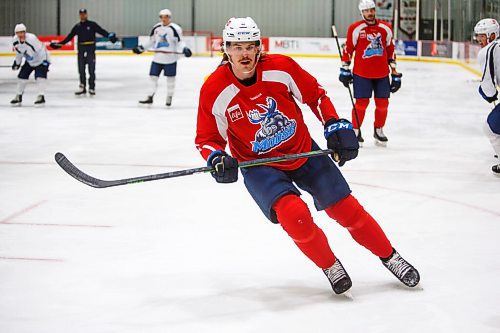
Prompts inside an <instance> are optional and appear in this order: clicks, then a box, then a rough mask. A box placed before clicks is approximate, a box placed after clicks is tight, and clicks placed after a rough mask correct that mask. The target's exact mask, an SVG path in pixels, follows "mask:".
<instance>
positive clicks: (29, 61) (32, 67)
mask: <svg viewBox="0 0 500 333" xmlns="http://www.w3.org/2000/svg"><path fill="white" fill-rule="evenodd" d="M14 32H15V34H16V35H15V36H14V38H13V40H12V47H13V48H14V50H15V52H16V58H15V59H14V63H13V64H12V70H14V71H16V70H18V69H19V68H21V71H20V72H19V75H18V76H17V77H18V82H17V91H16V97H15V98H14V99H13V100H12V101H10V104H11V105H13V106H17V105H21V103H22V101H23V93H24V88H25V87H26V84H27V83H28V79H29V77H30V75H31V72H33V71H35V80H36V83H37V86H38V97H37V98H36V100H35V105H36V106H41V105H43V104H45V97H44V95H45V83H46V81H47V72H48V71H49V64H50V62H49V54H48V52H47V49H46V48H45V45H44V44H43V43H42V42H40V40H39V39H38V38H37V37H36V36H35V35H34V34H32V33H29V32H26V26H25V25H24V24H22V23H20V24H17V25H16V27H15V28H14ZM23 58H25V59H26V61H25V62H24V65H23V66H22V67H21V62H22V60H23Z"/></svg>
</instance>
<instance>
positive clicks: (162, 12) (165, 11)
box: [158, 8, 172, 17]
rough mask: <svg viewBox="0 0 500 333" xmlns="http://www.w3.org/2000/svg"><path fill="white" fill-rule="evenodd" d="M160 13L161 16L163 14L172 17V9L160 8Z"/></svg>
mask: <svg viewBox="0 0 500 333" xmlns="http://www.w3.org/2000/svg"><path fill="white" fill-rule="evenodd" d="M158 15H160V17H162V16H168V17H172V12H171V11H170V9H166V8H165V9H162V10H160V13H159V14H158Z"/></svg>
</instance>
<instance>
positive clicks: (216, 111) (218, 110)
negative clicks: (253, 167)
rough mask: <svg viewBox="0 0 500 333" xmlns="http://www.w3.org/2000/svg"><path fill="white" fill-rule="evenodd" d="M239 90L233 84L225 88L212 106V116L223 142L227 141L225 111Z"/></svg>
mask: <svg viewBox="0 0 500 333" xmlns="http://www.w3.org/2000/svg"><path fill="white" fill-rule="evenodd" d="M239 91H240V90H239V89H238V87H236V86H235V85H234V84H231V85H229V86H227V87H226V88H225V89H224V90H223V91H222V92H221V93H220V94H219V96H217V98H216V99H215V102H214V105H213V106H212V114H213V115H214V117H215V121H216V123H217V129H218V130H219V134H220V135H221V136H222V138H223V139H224V140H227V126H228V125H227V118H226V110H227V107H228V106H229V103H231V101H232V100H233V98H234V96H236V95H237V94H238V92H239Z"/></svg>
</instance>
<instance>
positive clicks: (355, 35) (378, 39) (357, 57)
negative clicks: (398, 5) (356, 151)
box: [339, 0, 402, 146]
mask: <svg viewBox="0 0 500 333" xmlns="http://www.w3.org/2000/svg"><path fill="white" fill-rule="evenodd" d="M359 10H360V12H361V16H363V19H362V20H361V21H358V22H356V23H354V24H352V25H350V26H349V29H348V30H347V41H346V45H345V48H344V50H343V52H342V68H341V69H340V76H339V80H340V81H341V82H342V83H343V84H344V85H345V86H346V87H347V86H349V84H350V83H352V82H354V98H355V99H356V103H355V110H353V115H352V119H353V125H354V131H355V132H356V136H357V137H358V141H359V143H360V145H362V144H363V141H364V140H363V137H362V135H361V125H362V124H363V119H364V117H365V112H366V108H367V107H368V104H370V98H371V97H372V92H373V93H374V95H375V96H374V97H375V123H374V133H373V136H374V138H375V143H376V144H378V145H380V146H386V145H387V141H388V140H387V136H385V134H384V126H385V121H386V119H387V109H388V107H389V96H390V93H395V92H396V91H398V90H399V88H400V87H401V77H402V74H400V73H398V72H397V71H396V54H395V51H394V42H393V39H392V27H391V26H390V25H389V24H388V23H386V22H384V21H380V20H377V19H376V16H375V3H374V2H373V0H361V1H360V3H359ZM353 54H354V68H353V73H351V70H350V68H349V66H350V64H351V60H352V57H353ZM389 68H390V69H391V78H392V81H391V82H389ZM355 111H356V112H357V113H358V118H359V122H360V123H359V124H358V123H357V121H356V116H355V115H354V112H355Z"/></svg>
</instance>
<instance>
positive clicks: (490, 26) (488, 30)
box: [474, 18, 500, 39]
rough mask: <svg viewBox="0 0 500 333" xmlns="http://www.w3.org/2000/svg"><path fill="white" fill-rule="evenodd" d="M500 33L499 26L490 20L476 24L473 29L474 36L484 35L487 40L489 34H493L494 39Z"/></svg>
mask: <svg viewBox="0 0 500 333" xmlns="http://www.w3.org/2000/svg"><path fill="white" fill-rule="evenodd" d="M499 32H500V25H499V24H498V22H497V20H495V19H492V18H485V19H482V20H481V21H479V22H477V24H476V26H475V27H474V33H475V34H476V35H486V37H487V38H488V39H489V38H490V36H491V34H495V36H496V38H498V37H499V36H498V33H499Z"/></svg>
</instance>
